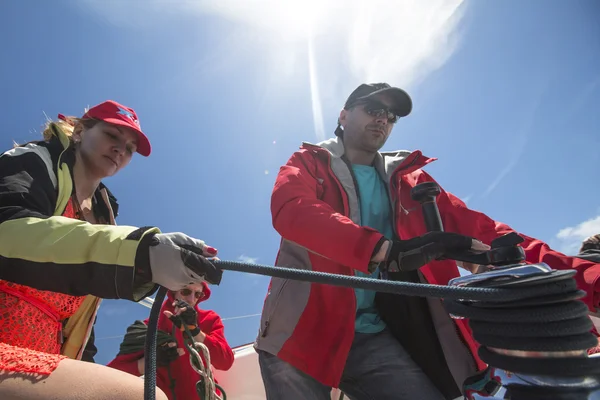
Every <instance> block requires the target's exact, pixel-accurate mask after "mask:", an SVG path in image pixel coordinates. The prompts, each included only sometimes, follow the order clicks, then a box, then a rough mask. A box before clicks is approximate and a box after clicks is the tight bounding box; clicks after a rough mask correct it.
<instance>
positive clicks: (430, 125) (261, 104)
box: [0, 0, 600, 363]
mask: <svg viewBox="0 0 600 400" xmlns="http://www.w3.org/2000/svg"><path fill="white" fill-rule="evenodd" d="M168 3H170V2H168V1H167V0H156V1H153V2H134V1H125V0H123V1H109V2H106V1H91V0H80V1H75V0H70V1H69V0H55V1H52V2H42V1H35V0H23V1H9V2H7V1H5V2H2V5H0V15H2V17H1V18H2V20H3V21H2V22H3V23H2V24H1V25H0V43H1V45H2V46H1V47H2V49H3V62H2V63H0V76H1V78H0V83H1V85H0V89H1V90H0V101H1V104H2V110H3V113H2V114H3V126H2V129H0V148H2V149H7V148H9V147H10V146H11V143H12V141H13V140H15V141H17V142H23V141H27V140H31V139H36V138H38V137H39V134H40V127H41V126H42V125H43V123H44V121H45V114H47V115H48V116H50V117H53V118H54V117H55V116H56V114H57V113H59V112H60V113H63V114H70V115H80V114H82V113H83V109H84V107H86V106H88V105H90V106H91V105H94V104H97V103H99V102H101V101H103V100H106V99H114V100H117V101H119V102H122V103H124V104H126V105H128V106H131V107H133V108H134V109H135V110H136V111H137V113H138V115H139V118H140V121H141V125H142V128H143V129H144V130H145V132H146V133H147V134H148V136H149V137H150V139H151V142H152V145H153V154H152V155H151V157H149V158H147V159H145V158H143V157H139V156H136V157H134V160H133V162H132V163H131V164H130V166H129V167H127V168H126V169H125V170H123V171H122V172H121V173H119V174H118V175H117V176H115V177H113V178H110V179H107V180H106V182H105V183H106V184H107V185H108V186H109V187H110V188H111V190H112V191H113V192H114V193H115V195H116V196H117V198H118V199H119V202H120V204H121V213H120V217H119V218H118V223H119V224H121V225H134V226H142V225H156V226H158V227H160V228H161V229H162V230H163V231H164V232H169V231H183V232H186V233H188V234H190V235H192V236H195V237H198V238H200V239H203V240H205V241H206V242H207V243H208V244H210V245H212V246H214V247H216V248H218V249H219V255H220V257H221V258H223V259H229V260H239V259H248V260H254V261H257V262H260V263H265V264H272V263H273V261H274V259H275V256H276V252H277V248H278V244H279V236H278V235H277V233H276V232H275V231H274V230H273V228H272V225H271V216H270V211H269V202H270V194H271V190H272V186H273V182H274V179H275V176H276V173H277V171H278V168H279V166H280V165H281V164H283V163H285V161H286V160H287V158H288V157H289V156H290V155H291V153H292V152H293V151H294V150H296V149H297V148H298V146H299V145H300V143H301V142H302V141H310V142H316V141H318V140H321V139H322V138H325V137H330V136H332V133H333V129H334V128H335V122H336V118H337V115H338V112H339V109H340V108H341V105H342V104H343V102H344V100H345V98H346V96H347V95H348V94H349V93H350V91H351V90H353V89H354V88H355V87H356V86H357V85H358V84H360V83H361V82H363V81H370V82H377V81H387V82H389V83H391V84H394V85H398V86H401V87H404V88H406V89H407V90H408V91H409V93H410V94H411V96H412V97H413V101H414V111H413V113H412V114H411V115H410V116H409V117H408V118H406V119H404V120H401V121H400V122H399V123H398V124H397V126H396V127H395V129H394V131H393V134H392V136H391V138H390V140H389V141H388V143H387V144H386V146H385V148H384V149H386V150H395V149H411V150H412V149H421V150H422V151H423V152H424V153H425V154H426V155H428V156H432V157H437V158H438V161H436V162H435V163H433V164H431V165H430V166H428V167H427V171H428V172H430V173H431V174H432V175H433V176H434V177H436V179H437V180H438V181H439V182H440V184H441V185H442V186H444V187H445V188H446V189H447V190H449V191H451V192H453V193H455V194H456V195H458V196H460V197H461V198H463V199H464V200H465V201H467V203H468V205H469V206H470V207H472V208H474V209H477V210H480V211H483V212H485V213H487V214H488V215H490V216H491V217H493V218H495V219H496V220H499V221H502V222H505V223H508V224H509V225H511V226H512V227H513V228H515V229H517V230H519V231H522V232H524V233H526V234H528V235H530V236H534V237H537V238H540V239H542V240H545V241H547V242H548V243H550V244H551V245H552V246H553V247H555V248H557V249H560V250H562V251H564V252H567V253H572V252H573V251H574V250H576V249H577V246H578V244H579V243H580V241H581V239H583V238H584V237H585V236H587V235H590V234H594V233H598V232H600V201H599V200H598V199H599V198H600V186H599V185H598V165H600V153H599V151H598V149H599V147H600V106H599V105H600V41H599V40H598V38H600V25H598V23H597V21H598V19H597V16H598V15H599V13H600V4H599V3H598V2H597V1H594V0H573V1H569V2H566V1H558V0H547V1H542V0H527V1H523V0H504V1H477V2H476V1H472V0H471V1H460V0H456V1H454V0H448V1H441V0H440V1H434V0H432V1H427V2H400V1H399V2H396V3H397V4H395V5H389V4H387V5H386V4H385V3H386V2H384V1H380V0H374V1H373V2H372V3H371V4H370V5H369V6H368V7H367V6H366V5H365V4H366V2H360V1H353V0H348V1H345V2H341V1H330V2H323V1H321V2H316V1H307V2H306V3H304V4H305V6H304V8H302V6H296V5H292V4H295V3H288V4H287V6H286V7H281V6H277V5H276V4H275V5H273V4H271V5H269V4H267V3H268V2H265V1H258V0H254V1H250V0H248V1H246V2H241V1H232V0H221V1H219V2H208V1H198V2H185V1H179V2H174V3H173V4H171V5H168ZM417 3H419V4H417ZM141 4H144V6H143V8H142V7H140V6H139V5H141ZM307 10H308V11H310V12H307ZM44 113H45V114H44ZM267 284H268V278H266V277H262V276H255V275H244V274H240V273H231V272H226V273H225V274H224V277H223V282H222V284H221V285H220V286H219V287H213V296H212V298H211V299H210V300H209V301H208V302H206V303H205V304H204V306H205V307H207V308H211V309H214V310H215V311H217V312H218V313H219V314H220V315H221V316H222V317H223V318H224V319H225V325H226V335H227V338H228V340H229V341H230V344H231V345H232V346H235V345H240V344H243V343H248V342H251V341H252V340H254V337H255V334H256V332H257V326H258V317H256V316H253V317H248V318H238V319H231V320H230V319H228V318H231V317H239V316H245V315H252V314H257V313H259V312H260V311H261V307H262V302H263V300H264V296H265V294H266V289H267ZM148 312H149V310H148V309H146V308H144V307H142V306H140V305H138V304H134V303H130V302H126V301H114V300H108V301H105V302H104V304H103V306H102V307H101V309H100V313H99V317H98V323H97V327H96V330H97V332H96V335H97V337H98V340H97V345H98V347H99V349H100V352H99V355H98V357H97V361H98V362H100V363H106V362H108V361H110V360H111V359H112V358H113V357H114V355H115V354H116V352H117V350H118V345H119V343H120V338H119V337H117V338H115V336H118V335H122V334H123V333H124V331H125V328H126V326H127V325H128V324H129V323H131V322H132V321H134V320H135V319H142V318H145V317H146V316H147V314H148Z"/></svg>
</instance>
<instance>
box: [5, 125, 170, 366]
mask: <svg viewBox="0 0 600 400" xmlns="http://www.w3.org/2000/svg"><path fill="white" fill-rule="evenodd" d="M52 129H53V132H54V136H53V138H52V139H51V140H50V141H47V142H45V141H41V142H32V143H29V144H27V145H24V146H19V147H16V148H14V149H11V150H9V151H6V152H5V153H2V154H0V279H3V280H7V281H10V282H14V283H18V284H22V285H27V286H30V287H33V288H36V289H40V290H49V291H54V292H59V293H65V294H69V295H74V296H86V295H87V298H86V299H85V301H84V303H83V304H82V306H81V307H80V308H79V310H78V311H77V312H76V313H75V314H74V315H73V316H72V317H70V318H69V319H68V321H66V324H65V325H64V336H65V337H66V340H65V342H64V345H63V348H62V353H63V354H65V355H66V356H68V357H70V358H74V359H82V358H84V359H85V358H86V355H85V354H84V353H85V351H86V350H85V347H86V344H87V343H88V340H89V338H90V336H91V335H93V332H92V328H93V324H94V321H95V316H96V313H97V310H98V307H99V305H100V299H101V298H109V299H127V300H132V301H139V300H141V299H143V298H144V297H146V296H148V295H150V294H152V293H153V292H154V291H155V290H156V288H157V286H156V285H155V284H154V283H152V282H151V279H152V278H151V277H152V274H151V272H150V264H149V260H148V257H149V256H148V254H147V253H148V252H147V251H140V252H138V251H137V250H138V247H140V248H143V247H146V242H147V241H149V240H150V239H151V237H152V236H153V235H152V233H158V232H159V230H158V228H154V227H144V228H137V227H132V226H114V225H109V224H100V225H92V224H90V223H87V222H84V221H80V220H76V219H71V218H66V217H62V216H61V214H62V213H63V211H64V209H65V207H66V205H67V202H68V200H69V198H70V196H71V195H72V193H74V184H73V179H72V167H73V164H74V162H75V154H74V151H73V147H72V146H71V145H70V140H69V138H68V137H67V136H66V135H65V134H64V133H63V132H62V131H61V130H60V128H59V127H57V126H55V125H53V127H52ZM103 192H104V193H103ZM107 193H108V198H107ZM107 200H108V201H107ZM93 209H94V213H95V214H96V216H97V218H98V220H101V221H110V220H111V219H113V218H112V217H113V216H116V215H117V212H118V205H117V202H116V199H115V198H114V197H113V196H112V195H111V194H110V192H108V190H107V189H106V188H105V187H104V185H101V186H100V187H99V188H98V190H97V191H96V193H95V194H94V197H93ZM90 347H92V348H93V343H92V344H91V346H90ZM88 350H89V348H88ZM87 358H88V359H89V358H90V357H89V356H88V357H87Z"/></svg>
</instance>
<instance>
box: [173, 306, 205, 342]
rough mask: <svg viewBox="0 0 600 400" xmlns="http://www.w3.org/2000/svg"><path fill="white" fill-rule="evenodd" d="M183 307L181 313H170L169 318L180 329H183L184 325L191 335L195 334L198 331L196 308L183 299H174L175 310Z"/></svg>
mask: <svg viewBox="0 0 600 400" xmlns="http://www.w3.org/2000/svg"><path fill="white" fill-rule="evenodd" d="M178 308H179V309H183V311H182V312H181V313H179V314H178V315H174V314H173V315H171V316H169V319H170V320H171V322H173V325H175V326H176V327H177V328H179V329H180V330H182V331H183V330H185V329H184V325H185V326H187V328H188V329H189V330H190V333H191V334H192V336H196V335H197V334H199V333H200V327H199V326H198V313H197V312H196V308H195V307H192V306H190V305H189V304H188V303H186V302H185V301H183V300H175V311H177V309H178Z"/></svg>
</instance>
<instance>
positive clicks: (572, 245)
mask: <svg viewBox="0 0 600 400" xmlns="http://www.w3.org/2000/svg"><path fill="white" fill-rule="evenodd" d="M598 233H600V215H598V216H597V217H595V218H592V219H588V220H587V221H584V222H582V223H580V224H578V225H575V226H570V227H567V228H563V229H561V230H560V231H559V232H558V233H557V234H556V239H558V241H559V244H558V245H557V246H556V249H557V250H558V251H560V252H562V253H564V254H567V255H574V254H577V252H578V251H579V248H580V247H581V242H583V241H584V240H585V239H587V238H588V237H590V236H593V235H596V234H598Z"/></svg>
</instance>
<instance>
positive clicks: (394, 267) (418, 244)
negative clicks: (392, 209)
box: [385, 231, 489, 272]
mask: <svg viewBox="0 0 600 400" xmlns="http://www.w3.org/2000/svg"><path fill="white" fill-rule="evenodd" d="M488 249H489V246H487V245H485V244H483V243H482V242H480V241H479V240H476V239H473V238H471V237H469V236H464V235H460V234H458V233H451V232H437V231H435V232H428V233H426V234H424V235H423V236H419V237H416V238H413V239H408V240H395V241H393V242H392V245H391V246H390V250H389V252H388V256H387V258H386V260H387V262H386V263H385V267H386V269H387V271H389V272H397V271H413V270H416V269H419V268H421V267H422V266H424V265H426V264H428V263H430V262H431V261H434V260H438V259H441V258H443V257H444V255H446V254H448V253H459V252H464V251H473V252H482V251H486V250H488Z"/></svg>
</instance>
